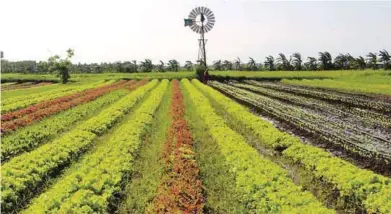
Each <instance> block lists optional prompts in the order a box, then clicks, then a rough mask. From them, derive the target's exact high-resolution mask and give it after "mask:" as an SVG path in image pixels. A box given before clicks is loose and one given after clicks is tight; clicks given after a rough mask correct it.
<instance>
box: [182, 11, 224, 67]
mask: <svg viewBox="0 0 391 214" xmlns="http://www.w3.org/2000/svg"><path fill="white" fill-rule="evenodd" d="M215 21H216V19H215V16H214V14H213V12H212V11H211V10H210V9H208V8H206V7H196V8H194V9H193V10H192V11H191V12H190V14H189V17H188V18H187V19H185V27H186V26H189V27H190V29H192V30H193V31H194V32H196V33H198V34H200V39H198V45H199V51H198V61H199V62H203V63H204V66H205V68H207V65H206V50H205V43H206V40H205V33H207V32H209V31H210V30H212V28H213V26H214V24H215Z"/></svg>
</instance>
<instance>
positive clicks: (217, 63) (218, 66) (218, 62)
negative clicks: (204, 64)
mask: <svg viewBox="0 0 391 214" xmlns="http://www.w3.org/2000/svg"><path fill="white" fill-rule="evenodd" d="M222 67H223V66H222V64H221V60H216V61H214V62H213V68H214V70H216V71H221V70H222Z"/></svg>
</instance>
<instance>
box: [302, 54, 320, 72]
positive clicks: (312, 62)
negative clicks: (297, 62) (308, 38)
mask: <svg viewBox="0 0 391 214" xmlns="http://www.w3.org/2000/svg"><path fill="white" fill-rule="evenodd" d="M307 60H308V62H306V63H304V65H305V67H306V68H307V70H310V71H315V70H316V69H317V68H318V64H317V62H316V58H315V57H307Z"/></svg>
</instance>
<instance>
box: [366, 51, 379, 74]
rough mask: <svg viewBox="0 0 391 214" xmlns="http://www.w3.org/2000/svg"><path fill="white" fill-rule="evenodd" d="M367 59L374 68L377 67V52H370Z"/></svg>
mask: <svg viewBox="0 0 391 214" xmlns="http://www.w3.org/2000/svg"><path fill="white" fill-rule="evenodd" d="M367 61H368V64H369V66H372V68H373V70H376V69H377V65H376V63H377V55H376V54H375V53H372V52H369V54H368V55H367Z"/></svg>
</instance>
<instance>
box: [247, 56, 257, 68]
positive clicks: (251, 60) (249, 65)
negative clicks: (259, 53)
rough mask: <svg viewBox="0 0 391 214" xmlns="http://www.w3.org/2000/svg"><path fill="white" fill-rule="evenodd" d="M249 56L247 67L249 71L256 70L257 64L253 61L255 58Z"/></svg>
mask: <svg viewBox="0 0 391 214" xmlns="http://www.w3.org/2000/svg"><path fill="white" fill-rule="evenodd" d="M249 58H250V60H249V61H248V63H247V69H248V70H249V71H256V70H257V65H256V63H255V60H254V59H253V58H251V57H249Z"/></svg>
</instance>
